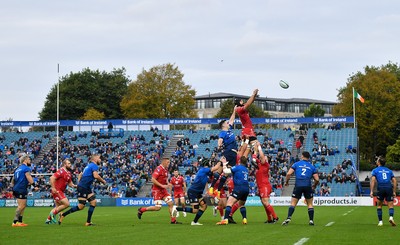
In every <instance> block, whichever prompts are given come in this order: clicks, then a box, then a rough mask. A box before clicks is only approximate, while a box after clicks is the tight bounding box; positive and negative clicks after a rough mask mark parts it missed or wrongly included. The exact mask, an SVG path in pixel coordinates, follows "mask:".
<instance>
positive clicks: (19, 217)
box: [18, 215, 22, 223]
mask: <svg viewBox="0 0 400 245" xmlns="http://www.w3.org/2000/svg"><path fill="white" fill-rule="evenodd" d="M18 222H19V223H22V216H21V215H20V216H18Z"/></svg>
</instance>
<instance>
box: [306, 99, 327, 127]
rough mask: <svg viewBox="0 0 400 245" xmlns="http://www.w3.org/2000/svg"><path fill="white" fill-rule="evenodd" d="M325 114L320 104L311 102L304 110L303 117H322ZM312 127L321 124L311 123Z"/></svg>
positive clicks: (320, 125) (321, 125)
mask: <svg viewBox="0 0 400 245" xmlns="http://www.w3.org/2000/svg"><path fill="white" fill-rule="evenodd" d="M323 116H325V110H324V109H322V106H321V105H315V104H314V103H313V104H311V105H310V106H309V107H308V108H307V109H305V110H304V117H323ZM310 127H312V128H320V127H322V128H323V124H311V125H310Z"/></svg>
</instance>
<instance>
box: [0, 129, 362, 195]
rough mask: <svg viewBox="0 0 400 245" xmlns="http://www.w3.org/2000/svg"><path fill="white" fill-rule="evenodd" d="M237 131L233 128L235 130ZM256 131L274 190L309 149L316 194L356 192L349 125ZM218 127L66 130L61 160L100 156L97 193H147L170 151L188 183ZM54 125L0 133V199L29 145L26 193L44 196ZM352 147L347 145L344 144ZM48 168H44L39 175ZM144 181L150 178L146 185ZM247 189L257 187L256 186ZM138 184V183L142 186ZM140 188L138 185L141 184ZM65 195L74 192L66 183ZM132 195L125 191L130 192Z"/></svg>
mask: <svg viewBox="0 0 400 245" xmlns="http://www.w3.org/2000/svg"><path fill="white" fill-rule="evenodd" d="M234 132H235V134H236V135H239V134H240V131H239V130H237V129H236V130H234ZM256 132H257V138H258V140H259V141H260V142H261V143H262V146H263V148H264V151H265V153H266V154H267V155H268V156H269V157H270V165H271V168H270V169H271V179H270V180H271V184H272V186H273V188H274V193H273V195H276V196H280V195H282V193H283V190H284V189H283V182H284V176H285V175H286V172H287V170H288V168H290V165H291V164H293V163H294V162H295V161H297V160H299V153H300V151H301V150H307V151H309V152H310V153H311V154H312V156H313V159H312V161H313V163H314V164H315V165H316V166H317V167H318V169H319V172H320V177H321V184H320V186H319V187H318V189H317V190H316V193H315V194H316V195H321V196H346V195H349V196H350V195H355V194H356V193H357V183H358V179H357V176H356V172H355V167H356V166H357V162H356V161H357V157H356V154H354V152H355V151H356V149H357V140H356V136H357V131H356V129H352V128H343V129H340V130H335V129H333V130H332V129H321V128H317V129H309V130H308V132H307V131H299V130H294V129H292V128H285V129H258V130H256ZM218 134H219V130H198V131H195V130H191V129H190V130H158V129H157V128H156V129H153V128H151V130H136V131H124V132H123V133H122V132H121V133H120V134H119V133H118V134H113V135H112V137H104V136H107V131H102V132H97V131H91V132H90V131H83V132H68V131H67V132H64V133H63V134H62V136H60V138H59V141H60V148H59V149H60V159H59V160H60V161H61V160H62V159H64V158H69V159H71V161H72V162H73V164H74V173H75V176H77V174H78V173H79V172H80V171H82V170H83V168H84V167H85V166H86V164H87V161H88V158H89V156H90V155H91V154H92V153H100V154H102V156H103V166H102V168H101V169H100V174H101V175H102V176H103V178H105V179H106V181H107V182H108V183H110V184H112V185H110V187H106V186H101V185H99V184H95V185H94V189H95V191H96V193H97V196H99V197H123V196H125V193H126V192H127V190H129V192H131V190H132V189H133V190H134V192H135V193H137V195H141V196H149V195H150V190H149V187H150V186H151V184H150V183H149V180H150V179H151V174H152V171H153V170H154V169H155V167H156V166H157V165H158V164H159V162H160V158H161V157H162V156H163V155H164V156H168V157H171V164H170V170H171V171H172V170H173V169H178V170H179V171H180V173H181V174H182V175H184V176H185V179H186V182H187V184H188V185H190V183H191V181H192V180H193V178H194V176H195V173H196V171H197V164H196V163H197V161H198V160H199V159H201V158H204V157H207V158H209V157H211V156H216V155H217V154H218V152H217V149H216V146H217V140H218ZM300 137H303V138H304V140H303V145H302V146H301V148H300V149H297V148H296V141H297V140H298V139H299V138H300ZM56 140H57V139H56V134H55V132H25V133H11V132H3V133H0V173H1V174H2V176H1V177H0V190H1V192H2V198H10V188H9V181H10V179H11V177H10V176H7V175H10V174H12V173H13V171H14V169H15V168H16V167H17V166H18V164H19V162H18V157H17V156H18V154H19V153H20V152H28V153H29V154H31V156H32V157H33V159H34V161H33V166H32V173H33V174H42V175H38V176H35V184H34V185H33V186H32V188H31V192H30V196H32V197H36V198H46V197H49V188H50V186H49V182H48V180H49V176H50V175H51V173H53V172H54V171H55V170H56V143H55V142H56ZM349 145H351V146H352V148H353V149H352V151H350V152H346V148H348V146H349ZM249 169H250V171H249V172H250V174H251V177H250V180H251V181H252V182H254V179H255V178H254V173H255V169H254V167H253V166H251V165H249ZM43 174H47V175H43ZM146 183H148V184H146ZM251 185H252V186H254V191H252V193H253V194H255V193H256V192H257V190H256V185H254V183H251ZM142 187H143V188H142ZM141 189H142V190H141ZM67 194H68V196H69V197H74V196H75V191H74V190H70V189H68V191H67ZM129 195H131V193H130V194H129Z"/></svg>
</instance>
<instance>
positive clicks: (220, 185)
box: [218, 175, 226, 191]
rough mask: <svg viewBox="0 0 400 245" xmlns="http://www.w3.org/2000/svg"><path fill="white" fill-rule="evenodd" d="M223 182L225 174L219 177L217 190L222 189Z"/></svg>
mask: <svg viewBox="0 0 400 245" xmlns="http://www.w3.org/2000/svg"><path fill="white" fill-rule="evenodd" d="M225 182H226V176H225V175H222V176H221V179H220V180H219V184H218V191H221V190H222V187H224V184H225Z"/></svg>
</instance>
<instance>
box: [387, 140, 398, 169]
mask: <svg viewBox="0 0 400 245" xmlns="http://www.w3.org/2000/svg"><path fill="white" fill-rule="evenodd" d="M386 161H387V162H397V163H399V162H400V139H397V140H396V143H395V144H393V145H390V146H388V147H387V153H386Z"/></svg>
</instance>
